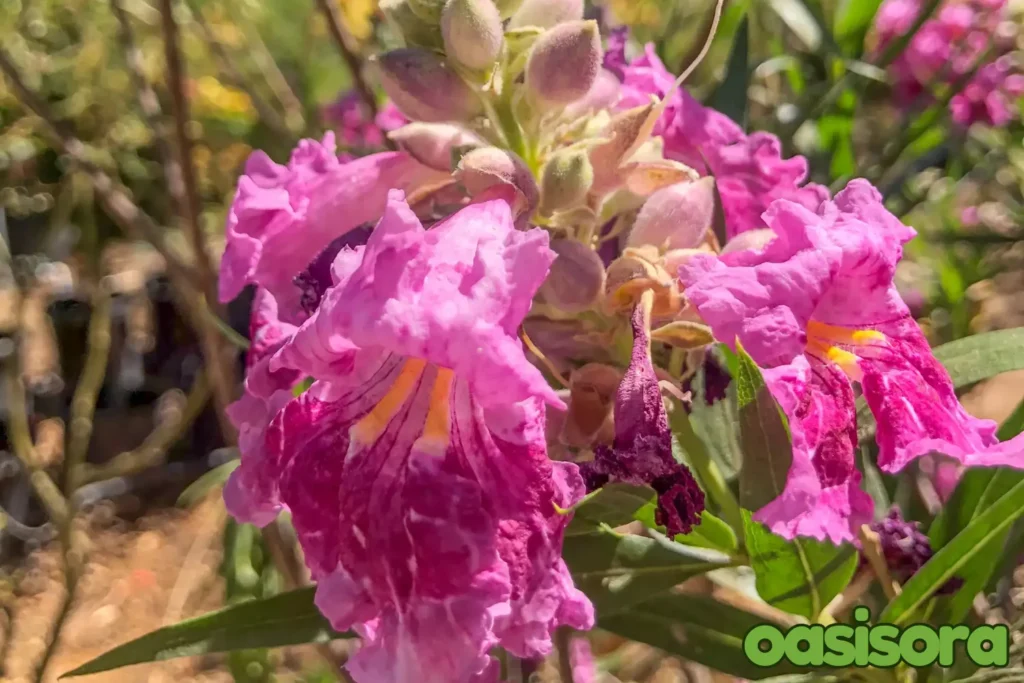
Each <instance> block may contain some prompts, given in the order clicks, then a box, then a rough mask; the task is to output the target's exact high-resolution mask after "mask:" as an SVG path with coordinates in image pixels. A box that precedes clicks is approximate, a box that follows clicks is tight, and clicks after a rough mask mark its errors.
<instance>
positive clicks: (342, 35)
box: [316, 0, 377, 118]
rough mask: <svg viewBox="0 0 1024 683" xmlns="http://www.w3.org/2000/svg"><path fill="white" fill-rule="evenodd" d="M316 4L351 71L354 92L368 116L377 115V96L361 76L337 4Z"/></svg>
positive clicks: (320, 1) (324, 0)
mask: <svg viewBox="0 0 1024 683" xmlns="http://www.w3.org/2000/svg"><path fill="white" fill-rule="evenodd" d="M316 4H317V7H319V8H320V12H321V13H322V14H323V15H324V19H326V20H327V29H328V30H329V31H330V33H331V37H332V38H333V39H334V43H335V45H337V47H338V51H339V52H340V53H341V57H342V59H344V60H345V64H346V65H347V66H348V70H349V71H350V72H351V73H352V84H353V86H354V87H355V89H356V92H358V93H359V96H360V97H362V99H363V104H364V105H365V106H366V110H367V111H368V112H369V114H370V117H371V118H373V117H375V116H376V115H377V98H376V97H374V95H373V90H372V89H371V88H370V86H369V84H367V82H366V79H364V78H363V71H362V63H361V62H360V60H359V56H358V55H357V54H356V52H355V50H354V48H353V47H352V46H351V45H350V43H349V41H350V40H351V39H350V38H349V37H348V34H347V32H346V31H345V27H344V26H343V25H342V23H341V16H340V15H339V13H338V8H337V6H336V5H335V3H334V2H333V1H332V0H316Z"/></svg>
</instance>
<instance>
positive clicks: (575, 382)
mask: <svg viewBox="0 0 1024 683" xmlns="http://www.w3.org/2000/svg"><path fill="white" fill-rule="evenodd" d="M621 381H622V373H621V372H620V371H619V370H618V369H617V368H613V367H612V366H610V365H604V364H602V363H587V364H586V365H584V366H583V367H581V368H579V369H578V370H575V371H574V372H573V373H572V377H570V379H569V400H568V401H567V403H568V406H569V410H568V413H567V414H566V419H565V426H564V427H563V429H562V441H564V442H565V443H567V444H568V445H570V446H575V447H577V448H585V447H588V446H592V445H593V444H595V443H609V442H611V440H612V438H613V437H614V436H615V423H614V420H613V419H612V406H613V405H614V403H615V392H616V391H617V390H618V388H619V382H621Z"/></svg>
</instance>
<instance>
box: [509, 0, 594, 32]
mask: <svg viewBox="0 0 1024 683" xmlns="http://www.w3.org/2000/svg"><path fill="white" fill-rule="evenodd" d="M502 14H503V15H504V13H502ZM582 18H583V0H525V1H524V2H522V4H521V7H520V8H519V11H517V12H516V13H515V14H513V15H512V20H511V21H509V22H508V27H509V28H522V27H523V26H539V27H540V28H551V27H552V26H555V25H556V24H561V23H564V22H567V21H579V20H580V19H582Z"/></svg>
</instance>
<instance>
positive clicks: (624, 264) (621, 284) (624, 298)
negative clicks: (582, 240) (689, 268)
mask: <svg viewBox="0 0 1024 683" xmlns="http://www.w3.org/2000/svg"><path fill="white" fill-rule="evenodd" d="M648 289H650V290H653V291H654V310H653V315H654V316H655V317H659V318H660V317H663V316H674V315H675V314H677V313H678V312H679V310H680V309H681V308H682V306H683V298H682V295H681V294H680V292H679V283H678V281H677V278H676V276H675V275H673V274H672V273H671V272H669V268H667V267H666V264H665V261H664V259H663V258H662V257H661V255H660V254H659V253H658V250H657V249H655V248H654V247H650V246H645V247H630V248H627V249H626V250H625V251H623V253H622V256H620V257H619V258H617V259H615V260H614V261H612V263H611V265H609V266H608V271H607V274H606V276H605V286H604V292H605V300H604V305H605V308H607V309H608V311H609V312H611V313H622V312H626V311H630V310H632V309H633V307H634V306H636V304H637V303H638V302H639V301H640V296H641V295H642V294H643V293H644V291H646V290H648Z"/></svg>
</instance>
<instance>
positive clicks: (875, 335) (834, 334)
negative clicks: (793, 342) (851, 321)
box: [807, 320, 885, 375]
mask: <svg viewBox="0 0 1024 683" xmlns="http://www.w3.org/2000/svg"><path fill="white" fill-rule="evenodd" d="M884 341H885V335H884V334H882V333H881V332H879V331H877V330H858V329H852V328H849V327H841V326H839V325H829V324H828V323H822V322H818V321H816V320H811V321H810V322H808V323H807V351H808V353H810V354H812V355H814V356H816V357H818V358H820V359H822V360H827V361H830V362H832V363H835V364H836V365H838V366H839V367H840V368H842V370H843V371H844V372H845V373H846V374H847V375H850V374H853V373H856V371H857V355H856V353H854V352H853V351H852V350H851V348H853V349H856V348H857V347H865V346H873V345H876V344H878V343H879V342H884Z"/></svg>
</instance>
